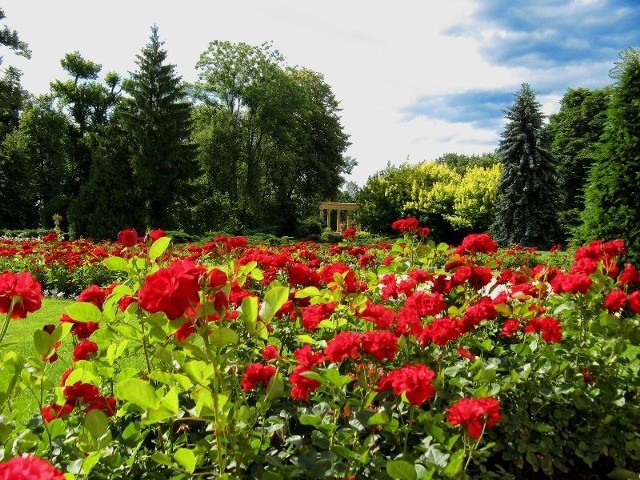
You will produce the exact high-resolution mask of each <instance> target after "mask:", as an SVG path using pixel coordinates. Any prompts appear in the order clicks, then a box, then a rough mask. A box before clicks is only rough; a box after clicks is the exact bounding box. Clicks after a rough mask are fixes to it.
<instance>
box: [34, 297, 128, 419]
mask: <svg viewBox="0 0 640 480" xmlns="http://www.w3.org/2000/svg"><path fill="white" fill-rule="evenodd" d="M114 288H115V285H109V286H107V287H104V288H103V287H100V286H98V285H91V286H90V287H88V288H86V289H85V290H83V291H82V292H81V293H80V295H78V297H77V301H79V302H88V303H92V304H93V305H95V306H96V307H98V308H99V309H100V310H102V306H103V304H104V301H105V299H106V298H107V297H108V296H109V295H110V294H111V293H112V292H113V289H114ZM98 320H99V319H96V321H86V322H76V321H75V320H73V319H72V318H71V317H70V316H69V315H67V314H66V313H63V314H62V315H61V317H60V322H63V323H72V324H73V325H72V326H71V333H72V335H73V337H74V339H75V341H76V345H75V347H74V349H73V353H72V357H73V361H74V362H79V361H81V360H89V359H90V358H91V357H92V356H93V355H95V354H96V353H97V352H98V344H97V343H95V342H93V341H92V340H89V337H90V336H91V335H92V334H93V333H94V332H95V331H96V330H97V329H98V328H99V323H98ZM53 328H54V326H53V325H47V326H45V329H46V330H47V331H51V330H52V329H53ZM58 346H59V342H58V343H57V344H56V346H55V348H57V347H58ZM56 359H57V353H54V354H53V355H51V356H50V357H49V358H48V361H50V362H53V361H55V360H56ZM72 372H73V368H69V369H67V370H66V371H65V372H64V374H63V375H62V378H61V381H60V385H61V386H62V387H63V394H64V397H65V400H66V401H65V403H64V404H62V405H59V404H56V403H52V404H49V405H44V406H43V407H42V410H41V413H42V418H43V419H44V420H45V421H46V422H51V421H52V420H54V419H56V418H61V417H63V416H65V415H68V414H70V413H71V412H73V410H74V408H83V409H84V411H85V412H89V411H91V410H95V409H98V410H102V411H103V412H105V413H106V414H107V415H108V416H112V415H113V414H115V412H116V399H115V397H113V396H105V395H103V394H102V393H101V392H100V390H99V389H98V387H97V386H95V385H92V384H89V383H84V382H81V381H79V380H78V381H76V382H74V383H73V384H69V385H68V384H67V379H68V378H69V376H70V375H71V374H72Z"/></svg>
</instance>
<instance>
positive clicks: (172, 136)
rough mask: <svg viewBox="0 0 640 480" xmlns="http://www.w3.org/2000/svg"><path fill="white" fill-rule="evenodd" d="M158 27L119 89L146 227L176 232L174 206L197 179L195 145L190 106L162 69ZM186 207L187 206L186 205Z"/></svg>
mask: <svg viewBox="0 0 640 480" xmlns="http://www.w3.org/2000/svg"><path fill="white" fill-rule="evenodd" d="M163 43H164V42H161V41H160V39H159V37H158V27H157V26H155V25H154V26H153V27H152V28H151V37H150V42H149V43H148V44H147V45H146V46H145V47H144V48H143V49H142V53H141V54H140V55H138V56H137V57H136V58H137V61H136V64H137V65H138V70H137V71H136V72H134V73H133V74H132V75H131V78H130V79H128V80H127V81H126V82H125V84H124V90H125V91H126V92H127V93H128V94H129V98H126V99H125V101H124V112H123V126H124V128H125V130H126V131H127V133H128V134H129V135H130V137H131V141H132V143H131V156H132V164H133V169H134V175H135V179H136V183H137V185H138V187H139V189H140V193H141V199H142V209H143V217H144V221H145V223H146V226H147V227H149V228H156V227H162V228H175V227H176V226H177V212H176V211H175V210H176V206H177V205H178V204H179V203H184V199H185V197H187V196H189V194H190V190H191V189H190V180H192V179H193V178H195V177H197V176H198V173H199V172H198V167H197V162H196V161H195V153H196V149H195V145H194V144H192V143H190V141H189V135H190V131H191V103H190V102H188V101H185V88H184V85H183V84H182V82H181V77H179V76H177V75H176V73H175V71H174V70H175V66H174V65H170V64H166V63H165V60H166V58H167V52H166V50H163V49H162V45H163ZM187 203H188V202H187Z"/></svg>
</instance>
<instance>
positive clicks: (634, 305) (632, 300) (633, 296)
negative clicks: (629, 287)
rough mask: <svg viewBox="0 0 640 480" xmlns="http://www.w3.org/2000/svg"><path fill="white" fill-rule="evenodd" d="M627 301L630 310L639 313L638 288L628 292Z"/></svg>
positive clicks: (639, 297) (639, 292)
mask: <svg viewBox="0 0 640 480" xmlns="http://www.w3.org/2000/svg"><path fill="white" fill-rule="evenodd" d="M627 303H628V304H629V308H630V309H631V310H633V311H634V312H636V313H640V290H636V291H635V292H632V293H630V294H629V295H628V296H627Z"/></svg>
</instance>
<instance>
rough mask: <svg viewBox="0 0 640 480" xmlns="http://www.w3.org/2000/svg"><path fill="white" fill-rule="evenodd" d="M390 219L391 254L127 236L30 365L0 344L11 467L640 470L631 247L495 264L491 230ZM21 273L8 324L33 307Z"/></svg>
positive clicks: (465, 472) (162, 471)
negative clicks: (442, 232)
mask: <svg viewBox="0 0 640 480" xmlns="http://www.w3.org/2000/svg"><path fill="white" fill-rule="evenodd" d="M394 225H395V227H394V228H395V229H396V230H398V231H400V232H401V233H403V234H404V236H403V238H400V239H398V240H397V241H396V242H394V243H393V244H391V243H384V242H383V243H377V244H371V245H353V243H352V242H344V241H342V242H340V243H339V244H336V245H331V246H327V247H323V246H321V245H317V244H314V243H312V242H301V243H298V244H289V245H282V246H267V245H252V244H249V243H247V241H246V239H245V238H244V237H222V236H220V237H215V238H214V239H213V240H212V241H210V242H207V243H205V244H203V245H189V246H188V247H185V248H180V247H177V246H174V247H172V248H169V241H168V239H167V238H166V237H164V236H163V234H162V232H160V231H152V232H149V233H148V234H146V235H145V236H144V240H143V241H139V239H138V238H137V234H136V240H135V241H132V239H133V235H131V232H130V233H129V234H128V235H129V237H128V239H125V238H124V237H125V234H123V239H122V240H121V243H118V244H116V245H115V246H114V247H113V248H106V247H105V251H108V252H109V253H107V254H106V255H105V256H103V257H101V261H103V262H104V263H103V266H104V267H105V268H108V270H109V271H110V272H113V273H114V274H115V275H117V278H118V281H117V282H113V281H112V280H110V281H108V282H104V283H98V282H96V283H89V284H87V285H85V286H84V287H83V288H82V289H80V290H78V292H76V294H77V297H76V300H77V302H76V303H74V304H71V305H70V306H69V307H68V308H66V309H65V312H64V313H63V314H62V316H61V318H60V323H59V325H46V326H45V327H44V328H42V326H40V327H39V328H38V329H37V332H35V334H34V337H33V346H34V347H35V354H34V356H33V357H30V358H29V359H24V358H22V357H21V356H20V355H18V354H16V353H15V352H11V351H9V350H8V349H9V348H10V347H9V346H7V350H3V352H0V353H1V354H2V364H1V366H0V433H2V435H0V443H1V444H2V445H1V448H3V452H5V453H4V454H5V456H6V458H9V457H14V458H21V457H20V456H21V455H22V454H23V453H27V452H37V453H38V455H39V456H42V457H43V458H47V459H49V460H51V461H52V462H53V463H54V464H55V465H57V466H59V468H60V469H61V471H65V472H66V473H67V475H69V476H70V478H72V477H73V476H76V478H79V476H86V477H88V478H94V477H95V478H122V479H123V480H129V479H138V478H152V477H153V478H190V477H200V476H211V477H221V478H225V476H226V477H230V478H303V477H304V478H363V479H368V478H382V477H381V475H382V476H384V477H385V478H392V479H397V478H421V477H426V478H484V477H486V476H487V475H488V476H492V477H496V478H532V477H533V476H535V475H536V473H535V472H542V473H543V474H545V475H547V476H550V477H552V476H556V475H558V472H566V471H570V472H572V473H573V474H575V475H577V476H583V477H587V476H589V475H591V474H595V472H597V474H598V475H600V476H603V477H605V476H606V475H607V474H608V473H609V472H610V471H611V468H612V465H616V466H621V467H622V466H627V467H628V466H629V465H633V462H635V461H637V459H638V458H640V445H638V442H637V439H636V438H635V433H634V432H635V431H636V429H637V428H636V427H637V425H638V424H640V407H639V406H638V404H637V402H634V401H633V399H634V398H637V396H638V395H640V380H638V375H637V372H636V369H634V368H633V361H634V359H635V355H637V344H638V343H640V338H639V336H638V333H637V332H638V331H640V328H639V327H640V315H639V313H640V274H638V270H637V269H636V268H635V267H634V266H633V265H629V264H627V265H624V264H623V263H621V257H620V256H621V255H622V254H623V252H624V245H623V244H621V243H620V242H618V241H611V242H594V243H592V244H590V245H587V246H585V247H583V248H581V249H578V250H577V252H576V255H575V258H574V263H573V265H571V266H568V267H566V268H560V267H559V265H560V262H555V261H554V258H556V257H555V256H556V255H567V254H566V252H553V253H550V254H548V255H549V256H548V257H547V256H546V255H547V254H545V255H537V253H536V252H531V251H529V250H527V252H526V253H527V257H526V258H527V262H528V263H527V264H523V265H519V264H517V263H515V262H514V258H515V257H514V258H511V257H509V266H508V267H506V266H501V260H502V259H505V258H507V256H501V255H502V254H501V253H498V252H496V246H495V242H493V240H492V239H491V237H490V236H488V235H486V234H473V235H469V236H468V237H466V238H465V239H463V240H462V242H461V244H460V246H459V247H450V246H448V245H444V244H440V245H436V244H435V243H434V242H433V241H430V240H429V241H425V240H424V239H423V237H424V236H425V235H427V234H428V231H427V230H428V228H427V227H424V226H420V225H419V223H418V221H417V220H416V219H401V220H400V221H398V222H394ZM56 242H57V243H56V245H59V246H60V247H59V248H60V249H62V250H64V251H67V250H66V249H67V248H68V246H67V245H65V242H64V241H57V240H56ZM34 245H35V244H34ZM48 245H49V248H50V250H51V255H55V253H56V252H55V251H54V250H53V247H52V245H53V244H48ZM124 246H126V248H123V247H124ZM7 248H8V247H7ZM30 248H31V247H30V246H26V250H27V251H28V250H29V249H30ZM34 248H36V247H35V246H34ZM37 248H40V247H37ZM83 248H84V247H83ZM95 248H102V247H95V246H94V249H95ZM89 250H90V248H89V247H87V252H88V251H89ZM512 250H514V251H518V252H519V251H521V250H519V249H517V248H515V247H514V248H513V249H512ZM8 251H9V250H7V252H8ZM98 254H101V253H100V252H99V251H97V252H96V255H98ZM11 255H12V256H13V257H15V256H16V252H15V251H13V253H11ZM28 255H31V254H26V256H28ZM82 258H87V257H82ZM363 258H365V259H366V261H362V259H363ZM543 258H548V259H549V264H543V263H539V264H536V263H534V262H535V261H536V259H539V260H542V259H543ZM562 258H566V257H562ZM79 261H80V262H83V261H84V260H82V259H80V260H79ZM77 268H81V267H80V266H77ZM12 275H14V277H10V276H9V275H8V274H6V273H5V274H1V275H0V286H1V285H4V286H5V287H4V288H5V291H6V292H8V293H6V294H5V296H0V300H1V301H0V306H1V305H4V313H5V315H6V325H9V319H10V317H11V316H12V315H13V314H14V310H15V308H16V307H17V306H18V305H21V306H20V307H17V308H22V310H19V311H18V312H19V313H18V314H17V315H18V316H19V315H22V314H23V313H24V314H26V313H28V312H30V311H32V310H33V309H34V308H36V306H37V305H38V306H39V300H38V298H40V299H41V297H42V294H41V293H38V289H37V288H36V283H35V280H33V281H31V280H28V278H27V277H26V276H24V277H23V278H22V279H21V280H20V281H18V280H16V279H17V275H22V274H12ZM2 279H4V280H2ZM26 285H30V286H31V287H29V288H27V287H26ZM16 292H17V293H16ZM7 299H9V300H7ZM7 301H8V302H9V303H7ZM2 302H4V304H3V303H2ZM7 305H8V306H7ZM12 305H13V310H12ZM3 347H4V346H3ZM55 358H58V360H57V362H56V363H54V364H52V363H51V362H52V361H53V360H54V359H55ZM61 364H67V365H69V368H68V369H67V370H66V371H65V372H64V373H63V374H62V378H61V380H60V382H55V384H54V382H52V381H51V379H52V378H53V379H54V381H55V376H56V373H55V372H56V368H58V367H57V366H58V365H61ZM21 392H23V393H25V394H26V393H29V395H20V393H21ZM30 392H35V393H36V395H33V394H32V393H30ZM22 397H27V399H26V400H22ZM9 400H11V401H9ZM21 412H22V413H21ZM18 415H26V416H27V417H29V416H30V415H31V417H30V418H23V417H20V418H23V420H30V421H17V419H18V418H19V417H18ZM584 438H590V439H592V440H593V441H592V442H585V441H584ZM12 461H13V460H12ZM607 469H608V470H607ZM25 471H27V470H26V469H25ZM12 478H13V477H12ZM16 478H19V477H16ZM43 478H46V477H43ZM54 478H55V477H54Z"/></svg>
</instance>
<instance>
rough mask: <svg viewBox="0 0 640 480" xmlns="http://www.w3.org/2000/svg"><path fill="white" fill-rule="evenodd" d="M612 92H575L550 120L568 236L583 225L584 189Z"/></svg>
mask: <svg viewBox="0 0 640 480" xmlns="http://www.w3.org/2000/svg"><path fill="white" fill-rule="evenodd" d="M609 97H610V89H602V90H589V89H586V88H572V89H569V90H568V91H567V93H565V95H564V96H563V97H562V100H561V101H560V111H559V112H558V113H556V114H553V115H551V117H550V119H549V133H550V135H551V137H552V139H553V140H552V144H551V154H552V155H553V156H554V157H555V158H556V159H557V161H558V164H557V169H556V170H557V174H558V185H559V187H560V193H561V198H560V214H559V215H560V223H561V226H562V228H563V230H564V232H565V235H568V234H569V233H571V230H573V229H574V228H575V227H577V226H578V225H579V224H580V212H582V210H584V189H585V186H586V183H587V179H588V176H589V170H590V169H591V166H592V165H593V163H594V161H595V158H596V154H597V150H598V148H599V145H600V137H601V136H602V134H603V132H604V125H605V120H606V118H607V107H608V103H609Z"/></svg>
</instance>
